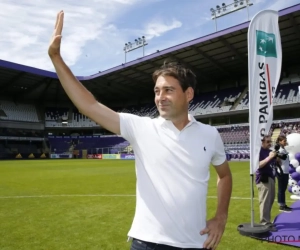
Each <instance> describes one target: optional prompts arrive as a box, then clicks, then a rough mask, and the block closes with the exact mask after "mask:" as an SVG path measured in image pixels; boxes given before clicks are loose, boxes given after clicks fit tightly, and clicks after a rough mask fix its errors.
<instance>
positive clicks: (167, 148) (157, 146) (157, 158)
mask: <svg viewBox="0 0 300 250" xmlns="http://www.w3.org/2000/svg"><path fill="white" fill-rule="evenodd" d="M189 120H190V122H189V124H188V125H187V126H186V127H185V128H184V129H183V130H182V131H179V130H178V129H177V128H176V127H175V126H174V124H173V123H172V122H171V121H168V120H165V119H163V118H156V119H151V118H148V117H139V116H136V115H133V114H126V113H120V129H121V136H122V137H123V138H125V139H126V140H128V141H129V142H130V143H131V145H132V148H133V150H134V153H135V167H136V176H137V184H136V210H135V216H134V219H133V223H132V226H131V229H130V231H129V233H128V236H129V237H131V238H137V239H140V240H144V241H148V242H153V243H160V244H166V245H170V246H174V247H180V248H202V247H203V243H204V241H205V240H206V238H207V235H203V236H201V235H200V231H201V230H202V229H204V228H205V227H206V220H207V218H206V199H207V186H208V180H209V177H210V175H209V166H210V163H212V164H213V165H216V166H217V165H220V164H222V163H224V161H225V160H226V155H225V151H224V146H223V142H222V140H221V137H220V135H219V133H218V131H217V129H216V128H214V127H212V126H210V125H205V124H202V123H200V122H197V121H196V120H195V119H194V117H192V116H191V115H189Z"/></svg>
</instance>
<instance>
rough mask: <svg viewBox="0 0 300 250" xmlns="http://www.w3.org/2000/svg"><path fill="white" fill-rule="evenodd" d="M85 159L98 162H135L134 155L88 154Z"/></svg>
mask: <svg viewBox="0 0 300 250" xmlns="http://www.w3.org/2000/svg"><path fill="white" fill-rule="evenodd" d="M86 158H87V159H98V160H102V159H103V160H135V156H134V154H88V155H87V157H86Z"/></svg>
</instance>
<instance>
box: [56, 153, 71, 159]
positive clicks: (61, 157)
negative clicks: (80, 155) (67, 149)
mask: <svg viewBox="0 0 300 250" xmlns="http://www.w3.org/2000/svg"><path fill="white" fill-rule="evenodd" d="M50 158H51V159H71V158H73V156H72V154H51V155H50Z"/></svg>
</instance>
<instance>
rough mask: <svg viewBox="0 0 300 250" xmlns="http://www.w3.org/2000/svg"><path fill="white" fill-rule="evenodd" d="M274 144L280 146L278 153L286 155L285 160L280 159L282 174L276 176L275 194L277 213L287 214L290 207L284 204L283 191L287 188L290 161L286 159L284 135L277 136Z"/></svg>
mask: <svg viewBox="0 0 300 250" xmlns="http://www.w3.org/2000/svg"><path fill="white" fill-rule="evenodd" d="M276 144H278V145H280V149H279V153H281V154H284V155H287V158H286V159H285V160H284V159H281V161H280V162H281V164H280V165H281V169H282V174H277V180H278V190H277V191H278V192H277V200H278V205H279V211H282V212H286V213H289V212H291V211H292V209H291V208H290V207H288V206H287V205H286V203H285V191H286V189H287V186H288V182H289V165H290V160H289V157H288V152H287V151H286V149H285V146H287V145H288V144H287V139H286V137H285V136H284V135H280V136H278V138H277V140H276Z"/></svg>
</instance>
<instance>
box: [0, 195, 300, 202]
mask: <svg viewBox="0 0 300 250" xmlns="http://www.w3.org/2000/svg"><path fill="white" fill-rule="evenodd" d="M135 196H136V195H134V194H53V195H51V194H50V195H16V196H0V199H26V198H56V197H58V198H59V197H135ZM207 198H209V199H217V198H218V197H217V196H207ZM231 199H232V200H251V198H250V197H234V196H233V197H231ZM257 199H258V198H254V200H257ZM287 200H288V201H295V200H291V199H287ZM275 201H276V199H275Z"/></svg>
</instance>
